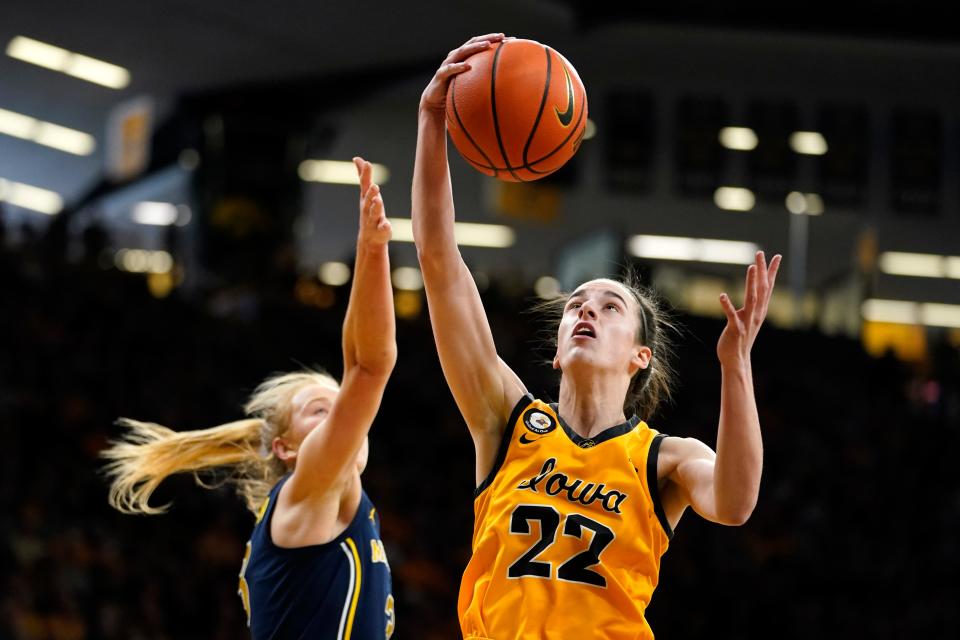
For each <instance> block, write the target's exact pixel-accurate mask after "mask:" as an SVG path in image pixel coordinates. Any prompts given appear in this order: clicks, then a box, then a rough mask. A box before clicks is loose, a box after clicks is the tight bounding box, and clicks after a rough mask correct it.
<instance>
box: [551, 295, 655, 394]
mask: <svg viewBox="0 0 960 640" xmlns="http://www.w3.org/2000/svg"><path fill="white" fill-rule="evenodd" d="M639 312H640V307H639V303H638V302H637V300H636V298H635V297H634V296H633V294H632V293H630V291H629V290H628V289H627V288H626V287H624V286H623V285H622V284H620V283H619V282H615V281H613V280H606V279H600V280H591V281H590V282H587V283H585V284H583V285H581V286H579V287H577V289H576V290H575V291H574V292H573V293H572V294H571V295H570V297H569V298H567V302H566V305H565V306H564V309H563V317H562V319H561V321H560V329H559V334H558V336H557V355H556V358H555V359H554V366H555V367H557V368H559V369H560V370H561V371H568V370H570V368H571V367H580V366H586V367H589V368H594V369H598V370H604V371H615V372H623V373H625V374H626V375H627V376H628V377H629V376H630V375H633V373H634V372H635V371H636V370H637V368H638V367H642V366H646V359H645V358H644V357H643V356H644V355H645V354H646V353H647V352H649V350H648V349H646V347H643V346H642V345H640V344H639V342H638V330H639V327H640V318H639V315H638V314H639Z"/></svg>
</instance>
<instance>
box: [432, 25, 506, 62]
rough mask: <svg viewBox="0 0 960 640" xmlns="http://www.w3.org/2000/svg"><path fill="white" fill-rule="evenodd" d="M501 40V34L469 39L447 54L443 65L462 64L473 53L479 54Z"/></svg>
mask: <svg viewBox="0 0 960 640" xmlns="http://www.w3.org/2000/svg"><path fill="white" fill-rule="evenodd" d="M501 40H503V34H502V33H492V34H488V35H485V36H477V37H475V38H471V39H470V40H468V41H467V42H466V43H465V44H463V45H461V46H459V47H457V48H456V49H454V50H453V51H451V52H450V53H448V54H447V58H446V60H444V61H443V63H444V64H445V65H446V64H450V63H451V62H462V61H463V60H466V59H467V58H469V57H470V56H472V55H473V54H475V53H480V52H481V51H485V50H487V49H489V48H490V46H491V45H492V44H494V43H496V42H500V41H501Z"/></svg>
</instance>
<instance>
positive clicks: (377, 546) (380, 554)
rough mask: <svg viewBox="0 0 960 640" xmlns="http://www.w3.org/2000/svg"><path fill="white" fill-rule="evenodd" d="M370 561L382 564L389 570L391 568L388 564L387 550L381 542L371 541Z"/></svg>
mask: <svg viewBox="0 0 960 640" xmlns="http://www.w3.org/2000/svg"><path fill="white" fill-rule="evenodd" d="M370 561H371V562H382V563H383V564H385V565H387V568H388V569H389V568H390V563H389V562H387V550H386V549H384V547H383V542H382V541H381V540H377V539H373V540H371V541H370Z"/></svg>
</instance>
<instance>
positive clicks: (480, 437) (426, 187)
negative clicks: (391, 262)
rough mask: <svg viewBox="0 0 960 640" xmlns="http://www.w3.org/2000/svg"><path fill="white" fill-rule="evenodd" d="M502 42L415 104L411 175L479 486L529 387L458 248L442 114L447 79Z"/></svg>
mask: <svg viewBox="0 0 960 640" xmlns="http://www.w3.org/2000/svg"><path fill="white" fill-rule="evenodd" d="M502 39H503V35H502V34H492V35H486V36H478V37H476V38H473V39H471V40H470V41H469V42H467V43H466V44H464V45H463V46H461V47H459V48H457V49H454V50H453V51H451V52H450V54H449V55H448V56H447V58H446V59H445V60H444V61H443V64H442V65H441V66H440V68H439V69H438V70H437V73H436V74H435V75H434V77H433V79H432V80H431V81H430V84H429V85H428V86H427V88H426V89H425V90H424V92H423V96H422V97H421V99H420V112H419V126H418V129H417V153H416V160H415V165H414V171H413V210H412V214H413V236H414V240H415V242H416V245H417V255H418V257H419V259H420V268H421V270H422V271H423V281H424V288H425V290H426V294H427V305H428V307H429V309H430V321H431V323H432V325H433V335H434V339H435V340H436V343H437V351H438V353H439V355H440V364H441V366H442V367H443V373H444V376H445V377H446V379H447V384H448V385H449V386H450V390H451V391H452V392H453V397H454V399H455V400H456V402H457V406H458V407H459V408H460V412H461V413H462V414H463V417H464V419H465V420H466V423H467V427H469V429H470V433H471V435H472V436H473V440H474V445H475V447H476V451H477V481H478V482H480V481H482V479H483V478H485V477H486V475H487V473H488V472H489V470H490V469H491V467H492V466H493V459H494V457H495V455H496V451H497V448H498V446H499V443H500V438H501V435H502V432H503V426H504V422H505V421H506V419H507V417H508V416H509V414H510V411H511V410H512V409H513V406H514V405H515V404H516V402H517V401H518V400H519V399H520V397H521V396H522V395H523V394H524V393H526V389H525V388H524V386H523V384H522V383H521V382H520V380H519V379H518V378H517V376H516V375H515V374H514V373H513V371H511V370H510V368H509V367H507V365H506V364H505V363H503V361H501V360H500V358H499V357H498V356H497V350H496V346H495V345H494V342H493V335H492V334H491V332H490V326H489V323H488V322H487V316H486V313H485V312H484V309H483V304H482V302H481V300H480V294H479V293H478V292H477V286H476V283H474V281H473V276H472V275H471V274H470V270H469V269H468V268H467V266H466V264H464V262H463V258H462V257H461V255H460V251H459V249H458V248H457V242H456V239H455V237H454V207H453V190H452V186H451V183H450V169H449V166H448V165H447V130H446V116H445V108H446V96H447V87H448V85H449V83H450V79H451V78H452V77H453V76H455V75H456V74H458V73H463V72H464V71H467V70H468V69H469V68H470V67H469V64H468V63H466V62H464V60H466V59H467V58H469V57H470V56H471V55H473V54H474V53H478V52H480V51H483V50H485V49H487V48H488V47H490V46H491V44H492V43H495V42H499V41H500V40H502Z"/></svg>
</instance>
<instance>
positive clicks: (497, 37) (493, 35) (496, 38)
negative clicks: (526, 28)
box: [467, 33, 505, 44]
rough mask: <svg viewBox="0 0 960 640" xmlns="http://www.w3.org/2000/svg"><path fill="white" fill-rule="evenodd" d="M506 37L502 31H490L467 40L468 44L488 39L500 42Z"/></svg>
mask: <svg viewBox="0 0 960 640" xmlns="http://www.w3.org/2000/svg"><path fill="white" fill-rule="evenodd" d="M504 37H505V36H504V35H503V34H502V33H488V34H487V35H485V36H473V37H472V38H470V39H469V40H467V44H472V43H474V42H480V41H482V40H486V41H489V42H500V41H501V40H503V39H504Z"/></svg>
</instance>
